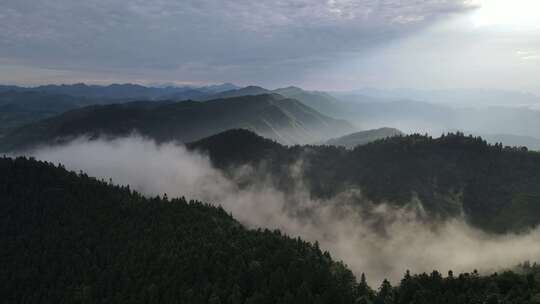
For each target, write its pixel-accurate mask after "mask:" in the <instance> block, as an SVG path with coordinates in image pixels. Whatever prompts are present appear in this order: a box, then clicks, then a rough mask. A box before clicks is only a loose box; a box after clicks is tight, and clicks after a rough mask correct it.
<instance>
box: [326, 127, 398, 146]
mask: <svg viewBox="0 0 540 304" xmlns="http://www.w3.org/2000/svg"><path fill="white" fill-rule="evenodd" d="M400 135H404V134H403V132H401V131H400V130H398V129H395V128H379V129H374V130H367V131H360V132H355V133H352V134H347V135H344V136H341V137H338V138H332V139H329V140H327V141H326V142H325V143H326V144H328V145H333V146H341V147H345V148H347V149H352V148H354V147H356V146H360V145H365V144H367V143H370V142H374V141H376V140H379V139H384V138H387V137H394V136H400Z"/></svg>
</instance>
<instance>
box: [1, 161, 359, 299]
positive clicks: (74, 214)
mask: <svg viewBox="0 0 540 304" xmlns="http://www.w3.org/2000/svg"><path fill="white" fill-rule="evenodd" d="M0 173H1V174H0V259H1V261H0V262H1V263H2V267H1V268H0V281H1V282H2V284H1V286H0V296H1V297H2V302H3V303H105V302H106V303H173V302H174V303H178V302H180V303H235V304H236V303H254V304H255V303H306V304H307V303H354V300H355V298H357V297H358V290H357V289H356V283H355V279H354V276H353V275H352V273H351V272H350V271H349V270H347V269H346V268H345V266H343V265H342V264H340V263H336V262H333V261H332V259H331V257H330V255H329V254H328V253H324V252H322V251H321V250H320V249H319V248H318V246H317V245H311V244H309V243H306V242H304V241H302V240H300V239H292V238H289V237H286V236H284V235H282V234H281V233H280V232H278V231H268V230H256V231H255V230H247V229H246V228H244V227H243V226H242V225H241V224H239V223H238V222H236V221H235V220H234V219H233V218H231V216H230V215H228V214H227V213H226V212H225V211H224V210H223V209H221V208H216V207H211V206H209V205H206V204H203V203H200V202H195V201H187V200H186V199H184V198H178V199H171V200H169V199H167V198H159V197H155V198H148V199H147V198H144V197H142V196H141V195H140V194H138V193H136V192H133V191H130V189H129V188H126V187H120V186H113V185H111V184H108V183H105V182H102V181H97V180H95V179H93V178H90V177H88V176H86V175H85V174H82V173H81V174H75V173H70V172H68V171H66V170H65V169H63V168H62V167H55V166H53V165H51V164H48V163H43V162H38V161H34V160H30V159H25V158H18V159H15V160H13V159H9V158H2V159H0Z"/></svg>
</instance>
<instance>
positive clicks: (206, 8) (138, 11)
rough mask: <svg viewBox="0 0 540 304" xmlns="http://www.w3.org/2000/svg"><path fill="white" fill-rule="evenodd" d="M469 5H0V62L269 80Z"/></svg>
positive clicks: (360, 0) (459, 0) (434, 0)
mask: <svg viewBox="0 0 540 304" xmlns="http://www.w3.org/2000/svg"><path fill="white" fill-rule="evenodd" d="M470 8H471V4H470V1H469V0H423V1H414V2H411V1H397V0H279V1H273V0H262V1H249V0H185V1H178V0H151V1H142V0H129V1H120V0H88V1H82V2H81V1H68V0H43V1H38V2H36V1H30V0H5V1H2V2H1V3H0V24H2V27H0V59H3V60H5V61H9V62H12V63H19V64H21V63H24V64H30V65H31V66H34V67H42V68H54V69H66V70H84V71H96V70H97V71H99V72H106V71H111V72H113V73H117V72H119V71H123V70H127V71H124V72H129V71H137V73H142V74H144V71H148V73H150V74H151V73H152V72H155V71H161V72H162V73H171V74H174V75H177V76H178V77H182V76H183V77H190V79H191V80H196V79H197V78H199V79H207V80H208V79H209V78H212V77H214V78H220V77H223V78H225V76H226V75H229V80H231V81H234V80H246V79H249V78H250V77H251V78H253V76H254V75H259V78H260V79H256V80H257V81H265V80H266V81H268V80H271V79H273V78H278V77H282V76H280V75H279V74H280V73H279V72H289V73H292V72H294V73H295V74H296V75H299V74H302V73H305V72H306V70H309V68H310V66H311V65H314V64H317V65H321V64H325V63H328V62H334V61H335V59H336V57H337V56H340V54H342V53H345V52H357V51H360V50H364V49H366V48H369V47H373V46H376V45H380V44H381V43H385V42H388V41H391V40H394V39H396V38H399V37H403V36H406V35H408V34H410V33H411V32H414V31H416V30H418V29H422V28H424V27H426V26H428V25H429V24H431V23H433V22H435V21H437V20H441V19H444V18H446V17H448V16H449V15H452V14H455V13H460V12H463V11H466V10H468V9H470ZM261 71H263V72H264V71H266V74H267V76H265V77H262V76H260V74H261ZM150 74H147V76H148V75H150ZM231 75H233V76H232V77H231ZM233 77H234V78H235V79H230V78H233Z"/></svg>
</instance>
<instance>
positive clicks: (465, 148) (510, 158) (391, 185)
mask: <svg viewBox="0 0 540 304" xmlns="http://www.w3.org/2000/svg"><path fill="white" fill-rule="evenodd" d="M224 138H226V139H224ZM224 141H226V142H230V143H231V144H230V145H224V144H223V142H224ZM260 141H261V139H257V136H255V135H253V134H251V133H250V132H248V131H243V130H234V131H229V132H225V133H223V134H220V135H217V136H213V137H212V138H209V139H207V140H205V141H201V142H198V143H193V144H191V145H190V147H191V148H193V149H198V150H201V151H205V152H206V153H208V154H209V156H210V158H211V159H212V160H213V162H214V164H215V165H216V166H217V167H219V168H221V169H223V170H227V168H229V167H231V166H235V165H238V164H241V163H249V164H252V165H255V166H257V165H258V164H263V165H264V168H265V169H266V170H268V171H269V172H270V173H271V174H273V176H274V177H275V178H274V180H275V181H276V183H277V184H278V186H279V187H281V188H284V189H285V190H287V187H289V186H290V185H294V183H295V182H296V181H295V178H294V177H292V176H291V174H290V168H291V166H292V165H294V164H297V163H298V161H299V160H302V164H303V167H302V169H303V170H302V171H301V174H302V175H301V178H302V180H303V182H304V183H305V184H307V185H308V186H309V188H310V191H311V194H312V195H314V196H316V197H333V196H335V195H336V194H338V193H340V192H342V191H346V190H347V189H351V188H358V189H360V190H362V192H363V194H364V195H365V196H367V198H369V199H371V200H372V201H374V202H391V203H394V204H398V205H405V204H407V203H409V202H411V201H412V200H413V199H414V198H418V199H419V200H420V201H421V202H422V205H423V207H424V208H425V209H426V211H427V212H428V213H429V214H430V215H432V216H434V217H436V218H438V217H453V216H460V215H461V214H462V213H464V214H465V216H466V218H467V220H468V221H469V222H470V223H472V224H474V225H475V226H477V227H480V228H483V229H485V230H488V231H494V232H505V231H516V230H522V229H527V228H530V227H532V226H535V225H537V224H539V223H540V215H539V214H540V187H539V186H538V185H540V153H537V152H530V151H527V149H525V148H511V147H503V146H502V145H500V144H496V145H490V144H488V143H486V142H485V141H484V140H483V139H481V138H478V137H472V136H465V135H463V134H461V133H457V134H447V135H444V136H442V137H440V138H432V137H429V136H423V135H409V136H397V137H391V138H387V139H383V140H379V141H376V142H373V143H369V144H367V145H363V146H358V147H356V148H355V149H353V150H346V149H345V148H340V147H333V146H295V147H284V146H281V145H279V144H277V143H273V144H264V145H263V144H260V143H259V142H260ZM244 150H246V151H249V153H246V152H244ZM240 156H241V157H240ZM241 158H242V159H241Z"/></svg>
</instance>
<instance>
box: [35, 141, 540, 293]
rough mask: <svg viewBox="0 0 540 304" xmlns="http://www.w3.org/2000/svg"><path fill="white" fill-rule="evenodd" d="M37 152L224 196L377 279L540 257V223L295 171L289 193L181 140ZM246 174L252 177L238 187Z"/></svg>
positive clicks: (215, 199) (126, 177)
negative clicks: (427, 208)
mask: <svg viewBox="0 0 540 304" xmlns="http://www.w3.org/2000/svg"><path fill="white" fill-rule="evenodd" d="M30 154H32V155H33V156H35V157H36V158H38V159H43V160H48V161H52V162H55V163H58V162H60V163H62V164H64V165H65V166H66V167H67V168H68V169H72V170H84V171H86V172H87V173H88V174H89V175H92V176H96V177H100V178H104V179H106V180H108V179H109V178H112V180H113V182H115V183H120V184H129V185H130V186H131V187H132V188H134V189H137V190H139V191H141V192H143V193H145V194H147V195H157V194H164V193H167V194H168V196H169V197H173V196H185V197H187V198H196V199H200V200H203V201H205V202H209V203H213V204H216V205H221V206H223V207H224V208H225V209H226V210H227V211H229V212H231V213H232V214H233V215H234V216H235V217H236V218H237V219H238V220H240V221H241V222H242V223H244V224H245V225H247V226H250V227H267V228H271V229H274V228H279V229H281V230H282V231H284V232H286V233H287V234H290V235H292V236H301V237H303V238H305V239H307V240H310V241H318V242H319V243H320V246H321V247H322V248H323V249H326V250H329V251H330V252H331V254H332V255H333V256H334V257H337V258H338V259H342V260H344V261H345V263H346V264H348V265H349V266H350V267H351V269H352V270H353V271H355V272H356V273H357V274H360V273H362V272H365V273H366V274H367V275H368V279H369V280H370V282H371V283H372V284H373V285H374V286H377V285H378V284H379V283H380V281H381V280H382V279H383V278H390V279H392V280H394V281H396V280H399V279H400V278H401V276H402V275H403V273H404V272H405V271H406V270H407V269H410V270H411V271H413V272H423V271H432V270H434V269H438V270H440V271H441V272H445V271H447V270H454V271H472V270H473V269H479V270H483V271H496V270H499V269H500V268H504V267H512V266H515V265H517V264H518V263H520V262H523V261H525V260H535V259H536V258H537V257H538V256H540V230H538V229H536V230H533V231H531V232H529V233H526V234H522V235H502V236H501V235H498V236H495V235H490V234H486V233H484V232H482V231H479V230H476V229H474V228H471V227H470V226H468V225H467V223H466V222H465V221H464V220H463V219H454V220H450V221H445V222H438V223H433V222H432V221H429V220H428V219H425V218H423V217H422V213H421V212H419V210H421V206H420V205H418V204H411V206H408V207H406V208H400V209H397V208H393V207H390V206H389V205H385V204H383V205H373V204H372V203H371V202H369V201H367V200H366V199H364V198H363V197H362V195H361V191H360V190H359V189H350V190H348V191H346V192H344V193H341V194H339V195H337V196H335V197H333V198H331V199H328V200H324V201H320V200H314V199H312V198H311V197H310V196H309V191H308V189H306V187H305V186H304V185H303V183H302V181H301V180H297V182H296V185H295V191H293V192H292V193H290V194H285V193H283V192H281V191H279V190H278V189H276V188H275V187H273V183H272V180H271V178H270V177H268V176H265V174H264V172H263V173H261V172H260V170H254V169H255V168H249V167H242V168H237V169H236V170H235V172H234V174H233V176H232V177H230V176H229V177H227V176H228V175H227V176H225V175H224V174H222V173H221V172H220V171H218V170H216V169H214V168H213V167H212V165H211V164H210V162H209V160H208V158H207V157H206V156H204V155H200V154H196V153H192V152H189V151H186V150H185V149H184V148H183V147H182V146H178V145H175V144H164V145H156V144H155V143H154V142H152V141H149V140H146V139H143V138H139V137H131V138H125V139H118V140H114V141H91V142H88V141H86V140H84V139H78V140H76V141H74V142H71V143H70V144H68V145H66V146H62V147H54V148H51V147H49V148H42V149H40V150H37V151H33V152H32V153H30ZM299 170H302V162H301V160H299V162H298V163H297V164H296V165H295V166H294V167H292V168H291V174H292V175H293V176H294V175H295V174H297V173H298V172H299ZM257 172H259V173H257ZM298 176H299V175H298ZM238 180H244V181H245V180H250V181H251V182H250V183H249V185H248V186H246V187H243V188H239V187H238V186H237V181H238ZM353 202H354V203H353Z"/></svg>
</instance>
